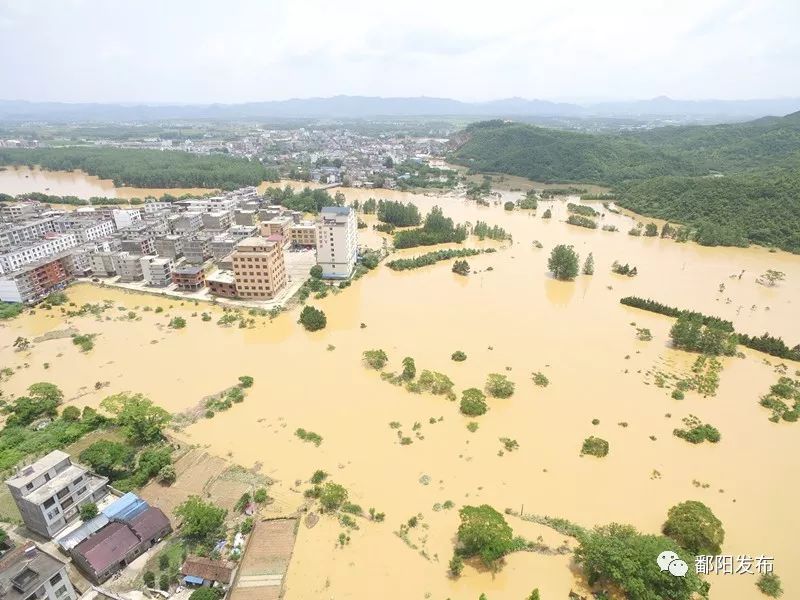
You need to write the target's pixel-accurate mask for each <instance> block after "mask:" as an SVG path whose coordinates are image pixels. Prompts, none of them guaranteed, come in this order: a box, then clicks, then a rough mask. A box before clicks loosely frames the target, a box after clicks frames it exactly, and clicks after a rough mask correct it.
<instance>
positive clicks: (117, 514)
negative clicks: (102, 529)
mask: <svg viewBox="0 0 800 600" xmlns="http://www.w3.org/2000/svg"><path fill="white" fill-rule="evenodd" d="M148 508H149V505H148V504H147V502H145V501H144V500H142V499H141V498H139V496H137V495H136V494H134V493H133V492H128V493H127V494H125V495H124V496H122V498H120V499H119V500H115V501H114V502H112V503H111V504H109V505H108V506H106V507H105V508H104V509H103V510H102V511H101V512H102V513H103V514H104V515H105V516H106V517H108V518H109V519H112V520H113V519H116V520H119V521H130V520H131V519H133V518H134V517H136V516H138V515H140V514H142V513H143V512H144V511H146V510H147V509H148Z"/></svg>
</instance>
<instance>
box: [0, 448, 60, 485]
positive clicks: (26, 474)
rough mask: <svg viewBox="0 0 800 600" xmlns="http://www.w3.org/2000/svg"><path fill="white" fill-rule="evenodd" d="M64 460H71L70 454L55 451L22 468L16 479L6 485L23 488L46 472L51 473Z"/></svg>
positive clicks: (9, 479) (7, 481) (10, 478)
mask: <svg viewBox="0 0 800 600" xmlns="http://www.w3.org/2000/svg"><path fill="white" fill-rule="evenodd" d="M64 459H69V454H67V453H66V452H63V451H61V450H53V451H52V452H50V454H47V455H46V456H43V457H42V458H40V459H39V460H37V461H35V462H33V463H31V464H29V465H27V466H25V467H22V468H20V470H19V472H18V473H17V474H16V475H15V476H14V477H9V478H8V479H6V484H7V485H10V486H13V487H23V486H25V485H27V484H29V483H30V482H31V481H33V480H34V479H36V478H37V477H38V476H39V475H41V474H42V473H44V472H45V471H49V470H50V469H52V468H53V467H54V466H56V465H57V464H58V463H60V462H62V461H63V460H64Z"/></svg>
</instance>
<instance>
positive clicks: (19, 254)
mask: <svg viewBox="0 0 800 600" xmlns="http://www.w3.org/2000/svg"><path fill="white" fill-rule="evenodd" d="M77 245H78V238H77V236H75V235H74V234H72V233H64V234H60V233H49V234H47V236H46V237H45V238H44V239H42V240H35V241H32V242H26V243H24V244H18V245H16V246H14V247H12V248H10V249H9V250H7V251H6V252H5V253H3V254H0V274H3V273H8V272H11V271H16V270H17V269H19V268H21V267H24V266H25V265H27V264H29V263H32V262H36V261H40V260H42V259H45V258H49V257H51V256H54V255H56V254H58V253H60V252H63V251H64V250H69V249H70V248H74V247H75V246H77Z"/></svg>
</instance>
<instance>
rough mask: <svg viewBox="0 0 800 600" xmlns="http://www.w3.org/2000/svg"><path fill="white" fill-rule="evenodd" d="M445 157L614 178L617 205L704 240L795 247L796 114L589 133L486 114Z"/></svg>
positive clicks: (799, 170) (565, 176)
mask: <svg viewBox="0 0 800 600" xmlns="http://www.w3.org/2000/svg"><path fill="white" fill-rule="evenodd" d="M463 139H464V141H463V143H462V144H461V145H460V147H458V149H457V150H456V151H455V152H454V153H453V155H452V156H451V160H453V162H456V163H458V164H462V165H465V166H468V167H470V168H472V169H474V170H476V171H483V172H501V173H509V174H512V175H519V176H523V177H527V178H529V179H531V180H534V181H544V182H556V183H595V184H600V185H610V186H612V187H613V188H614V191H615V192H616V193H617V197H618V202H619V204H620V205H622V206H625V207H626V208H630V209H631V210H634V211H636V212H638V213H641V214H644V215H648V216H653V217H659V218H664V219H668V220H670V221H673V222H678V223H683V224H686V225H690V226H691V227H692V228H693V230H694V232H695V239H697V241H698V242H700V243H702V244H707V245H747V244H748V243H757V244H762V245H766V246H777V247H780V248H783V249H785V250H789V251H791V252H800V233H798V232H800V113H793V114H791V115H787V116H785V117H767V118H764V119H758V120H756V121H750V122H747V123H734V124H726V125H712V126H691V127H663V128H659V129H652V130H648V131H642V132H625V133H620V134H615V135H607V134H604V135H600V134H598V135H595V134H584V133H575V132H566V131H558V130H552V129H543V128H541V127H533V126H530V125H522V124H518V123H505V122H501V121H487V122H484V123H476V124H473V125H471V126H470V127H468V128H467V129H466V130H465V132H464V136H463Z"/></svg>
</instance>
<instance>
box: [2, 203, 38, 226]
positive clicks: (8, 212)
mask: <svg viewBox="0 0 800 600" xmlns="http://www.w3.org/2000/svg"><path fill="white" fill-rule="evenodd" d="M38 212H39V203H38V202H37V203H33V202H3V203H2V204H1V205H0V217H3V218H4V219H9V220H10V221H18V220H19V219H30V218H32V217H35V216H36V214H37V213H38Z"/></svg>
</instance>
